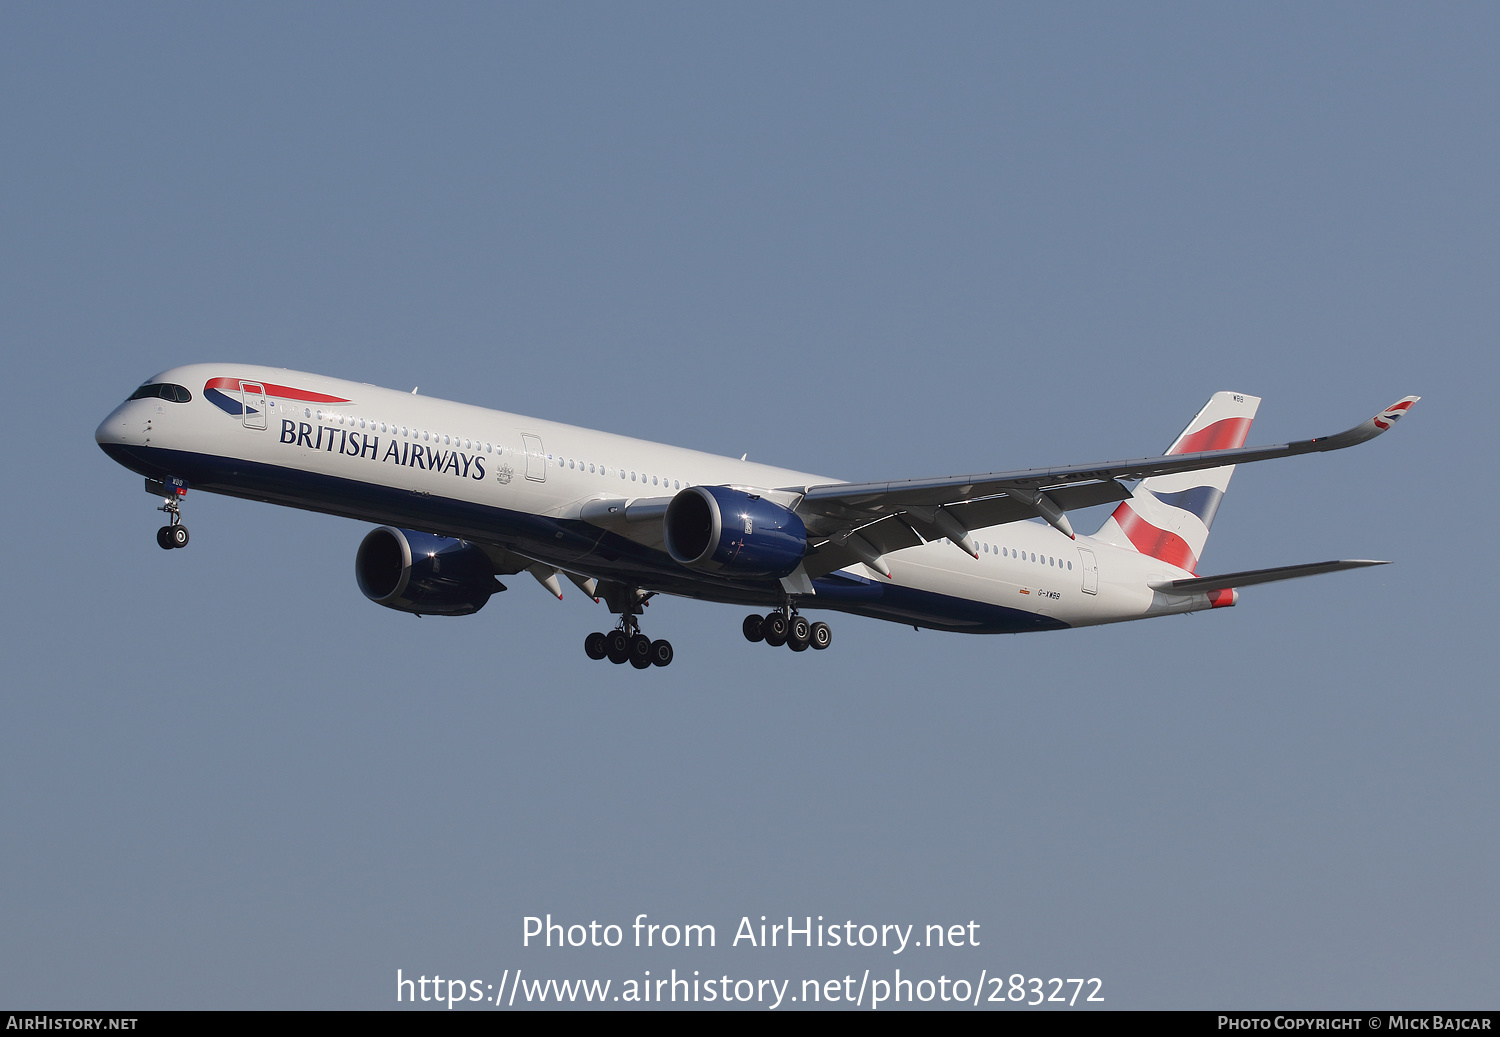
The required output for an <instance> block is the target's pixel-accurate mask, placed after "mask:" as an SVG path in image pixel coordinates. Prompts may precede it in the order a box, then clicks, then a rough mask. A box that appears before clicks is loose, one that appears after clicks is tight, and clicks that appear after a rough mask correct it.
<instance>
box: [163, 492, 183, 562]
mask: <svg viewBox="0 0 1500 1037" xmlns="http://www.w3.org/2000/svg"><path fill="white" fill-rule="evenodd" d="M156 510H157V511H165V512H166V513H167V517H168V518H169V519H170V520H171V521H170V522H168V523H167V524H166V525H165V526H162V527H161V528H160V529H158V530H157V531H156V542H157V544H158V545H160V547H161V548H162V550H164V551H170V550H172V548H174V547H187V543H188V530H187V527H186V526H184V525H183V524H182V506H181V505H180V504H178V502H177V498H176V497H168V498H166V501H165V502H164V503H163V504H162V506H161V507H159V508H157V509H156Z"/></svg>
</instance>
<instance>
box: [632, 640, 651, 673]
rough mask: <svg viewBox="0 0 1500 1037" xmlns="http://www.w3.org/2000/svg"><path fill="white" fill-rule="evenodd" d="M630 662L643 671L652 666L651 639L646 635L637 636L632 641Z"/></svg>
mask: <svg viewBox="0 0 1500 1037" xmlns="http://www.w3.org/2000/svg"><path fill="white" fill-rule="evenodd" d="M630 662H631V665H633V666H635V667H636V668H637V669H641V670H644V669H645V668H646V667H647V666H650V665H651V639H650V638H649V637H647V636H646V635H645V634H636V635H635V636H634V637H632V638H631V639H630Z"/></svg>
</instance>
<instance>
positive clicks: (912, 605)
mask: <svg viewBox="0 0 1500 1037" xmlns="http://www.w3.org/2000/svg"><path fill="white" fill-rule="evenodd" d="M1418 399H1420V397H1417V396H1407V397H1404V398H1403V399H1401V400H1399V401H1397V402H1396V403H1394V404H1392V405H1391V406H1390V407H1388V408H1386V409H1385V410H1383V411H1381V412H1380V413H1379V414H1377V415H1375V416H1374V417H1373V418H1371V419H1369V420H1368V421H1365V422H1364V423H1362V424H1360V425H1357V426H1355V427H1354V428H1351V429H1349V430H1347V431H1345V432H1340V433H1338V434H1336V435H1332V436H1326V437H1323V438H1319V439H1306V440H1299V441H1294V442H1289V443H1282V444H1279V445H1273V446H1265V447H1246V446H1245V445H1244V444H1245V441H1246V439H1247V436H1248V433H1249V430H1250V425H1251V422H1252V421H1253V419H1254V417H1255V412H1256V409H1257V407H1258V406H1259V404H1260V398H1259V397H1256V396H1250V395H1246V394H1243V393H1234V392H1217V393H1214V394H1213V396H1212V397H1211V398H1210V399H1209V401H1208V403H1207V404H1206V405H1205V406H1204V407H1203V409H1202V410H1200V411H1199V412H1198V414H1197V416H1196V417H1194V418H1193V420H1192V421H1191V422H1190V423H1189V424H1188V426H1187V427H1186V428H1185V429H1183V431H1182V432H1181V434H1179V435H1178V436H1177V438H1176V439H1175V440H1173V441H1172V445H1171V446H1170V447H1169V448H1168V449H1167V452H1166V453H1165V454H1163V455H1161V456H1159V457H1143V458H1137V459H1134V460H1124V461H1107V462H1102V463H1091V464H1076V465H1065V466H1063V467H1057V468H1026V469H1017V470H1013V471H1002V472H986V473H979V474H972V475H955V476H942V477H936V478H924V479H907V480H894V481H884V482H863V483H849V482H841V481H839V480H836V479H830V478H826V477H823V476H818V475H811V474H808V473H806V472H798V471H793V470H790V469H785V468H777V467H773V466H770V465H765V464H759V463H756V462H753V461H749V460H747V459H746V458H744V457H741V458H739V459H738V460H736V459H734V458H729V457H720V456H717V455H713V454H707V453H703V452H700V451H696V450H688V449H683V448H679V447H672V446H666V445H663V444H659V443H651V442H646V441H644V440H639V439H632V438H629V437H627V436H621V435H615V434H612V433H608V432H599V431H594V430H591V429H584V428H578V427H575V426H572V425H563V424H559V423H557V422H550V421H543V420H540V419H537V418H528V417H523V416H521V415H518V414H510V413H506V412H503V411H497V410H489V409H486V408H483V407H477V406H471V405H468V404H463V403H453V402H449V401H446V400H438V399H433V398H429V397H424V396H419V395H417V390H416V389H415V388H413V389H412V391H411V392H410V393H406V392H401V391H398V390H392V389H383V388H378V387H376V386H373V385H368V384H364V383H359V382H351V381H345V380H342V379H335V378H328V377H324V376H321V375H315V374H307V373H303V372H298V371H289V370H284V369H278V368H269V367H260V366H250V365H241V364H193V365H189V366H183V367H175V368H172V369H170V370H167V371H163V372H162V373H160V374H158V375H156V376H155V377H154V378H151V379H149V380H148V381H147V382H145V383H144V384H142V385H141V386H140V387H139V388H137V389H136V390H135V391H134V392H133V393H132V394H131V395H130V397H129V398H128V399H127V400H126V401H125V402H124V403H122V404H121V405H120V406H119V407H117V408H115V410H114V411H113V412H112V413H111V414H110V415H109V416H108V417H107V418H105V419H104V421H103V422H102V423H101V424H100V425H99V427H98V429H97V430H96V432H95V440H96V441H97V442H98V444H99V446H100V447H101V448H102V449H103V450H104V452H105V453H106V454H107V455H109V457H111V458H113V459H114V460H115V461H117V462H119V463H120V464H121V465H123V466H125V467H126V468H128V469H130V470H131V471H133V472H136V473H137V474H139V475H143V476H144V477H145V481H146V489H147V491H148V492H150V493H152V494H154V495H156V496H157V497H159V498H161V499H162V501H163V503H162V504H161V506H160V507H159V508H158V510H160V511H163V512H165V513H166V514H167V516H168V523H167V525H165V526H162V527H161V529H160V530H158V532H157V543H158V544H159V545H160V546H161V547H163V548H165V549H176V548H181V547H184V546H186V545H187V543H188V530H187V527H186V526H185V525H183V524H182V518H181V508H182V503H183V501H184V498H185V497H186V495H187V491H188V489H189V488H190V487H191V488H193V489H198V490H204V491H207V492H210V493H219V494H225V495H228V496H232V497H242V498H246V499H250V500H259V501H266V502H269V503H272V504H281V505H286V506H289V507H294V508H303V509H306V510H310V511H318V512H323V513H325V514H330V515H340V516H343V517H345V518H352V519H359V520H361V521H365V522H374V523H378V525H377V527H376V528H375V529H373V530H371V531H370V532H369V533H368V534H367V535H366V536H365V537H364V539H363V540H362V541H361V543H360V545H359V547H358V549H357V550H356V552H355V562H354V568H355V579H356V582H357V584H358V586H359V589H360V590H361V591H362V592H363V593H364V595H365V596H366V597H367V598H369V599H370V600H371V601H373V602H375V603H376V604H378V605H384V606H385V607H387V608H391V609H397V610H400V611H403V612H409V613H413V614H416V615H418V616H464V615H471V614H473V613H475V612H478V611H479V610H480V609H481V608H482V607H483V606H484V605H485V604H486V603H487V602H488V601H489V599H490V597H491V596H492V595H493V594H495V593H498V592H500V591H503V590H505V589H506V588H505V584H503V583H502V582H501V581H500V579H499V578H500V577H502V576H512V575H517V574H520V573H523V572H524V573H528V574H530V575H531V576H532V577H534V578H535V579H536V580H537V581H538V582H539V583H541V585H542V586H543V587H545V588H546V589H547V590H548V591H549V592H550V593H551V594H553V595H555V596H556V597H558V598H561V597H562V596H563V590H562V582H561V581H562V580H564V579H565V580H568V581H570V582H571V583H573V584H575V585H577V586H578V587H579V588H580V589H581V590H582V591H583V593H584V594H586V595H588V596H589V597H591V598H593V599H594V600H595V601H596V602H599V601H603V602H604V604H605V605H606V606H607V608H608V610H609V612H610V613H611V614H613V615H615V616H617V617H618V619H617V621H616V623H615V626H614V628H613V629H612V630H610V631H609V632H608V633H604V632H598V631H596V632H594V633H591V634H589V635H588V636H587V637H586V638H585V641H584V651H585V652H586V653H587V655H588V656H589V658H591V659H595V660H600V659H609V660H610V661H611V662H614V663H619V664H623V663H626V662H629V663H630V664H631V665H632V666H634V667H636V668H637V669H646V668H648V667H651V666H653V665H655V666H666V665H669V664H670V663H671V662H672V658H673V654H674V652H673V648H672V645H671V643H670V642H669V641H666V640H663V639H658V640H652V639H650V638H649V637H647V636H646V635H645V634H644V633H642V631H641V623H640V617H641V616H642V615H643V610H644V608H645V607H646V606H647V605H648V603H649V601H650V599H651V598H652V597H653V596H655V595H657V594H671V595H681V596H685V597H689V598H696V599H701V600H707V601H718V602H726V603H731V604H737V605H743V606H749V607H751V608H754V609H757V610H758V611H757V612H755V613H754V614H752V615H749V616H746V617H745V619H744V622H743V624H742V631H743V633H744V636H745V638H746V640H748V641H751V642H764V643H766V644H769V645H772V646H776V647H780V646H782V645H785V646H787V647H788V648H790V649H791V650H792V651H794V652H801V651H805V650H807V649H808V648H812V649H815V650H822V649H826V648H828V646H829V645H830V644H831V643H832V639H833V634H832V630H831V628H830V627H829V626H828V624H827V623H825V622H823V621H821V620H819V621H814V622H809V620H808V619H807V618H806V617H805V616H803V615H802V612H803V610H813V609H826V610H833V611H837V612H844V613H851V614H854V615H858V616H868V617H872V618H875V619H881V620H888V621H892V622H896V623H903V624H907V625H910V626H912V627H916V628H919V629H920V628H924V627H925V628H930V629H937V630H948V631H958V632H965V633H986V634H993V633H1022V632H1028V631H1038V630H1061V629H1066V628H1069V627H1080V626H1091V625H1095V624H1099V623H1116V622H1122V621H1125V620H1133V619H1146V618H1151V617H1155V616H1165V615H1177V614H1181V613H1186V612H1196V611H1200V610H1204V609H1217V608H1224V607H1227V606H1232V605H1234V604H1235V603H1236V602H1237V601H1238V600H1239V588H1243V587H1248V586H1253V585H1257V584H1262V583H1270V582H1273V581H1277V580H1289V579H1294V578H1297V577H1303V576H1312V575H1316V574H1319V573H1326V572H1335V571H1339V570H1344V569H1356V568H1361V567H1364V566H1372V565H1384V564H1387V563H1385V562H1381V561H1374V560H1369V559H1342V560H1336V561H1328V562H1316V563H1311V564H1302V565H1285V566H1278V567H1275V568H1270V569H1255V570H1250V571H1246V572H1235V573H1225V574H1220V575H1210V576H1200V575H1199V574H1198V563H1199V559H1200V558H1201V557H1202V555H1203V549H1204V545H1205V544H1206V543H1207V540H1208V533H1209V529H1210V527H1211V526H1212V525H1213V520H1214V515H1215V513H1216V512H1217V511H1218V507H1219V503H1220V501H1221V499H1222V498H1223V495H1224V491H1225V490H1226V489H1227V488H1228V486H1229V479H1230V476H1231V475H1232V474H1233V473H1234V466H1235V465H1236V464H1244V463H1248V462H1251V461H1263V460H1269V459H1271V458H1277V457H1290V456H1294V455H1297V454H1305V453H1314V452H1320V451H1328V450H1341V449H1343V448H1345V447H1350V446H1354V445H1355V444H1358V443H1363V442H1365V441H1366V440H1369V439H1373V438H1374V437H1376V436H1378V435H1380V434H1381V433H1383V432H1385V431H1386V430H1387V429H1389V428H1390V427H1391V426H1392V425H1394V424H1395V423H1396V422H1397V421H1398V420H1399V419H1400V418H1401V417H1403V416H1404V415H1405V414H1406V413H1407V411H1408V410H1409V409H1410V408H1411V406H1412V405H1413V404H1414V403H1416V402H1417V400H1418ZM1127 483H1134V484H1135V485H1134V486H1133V487H1128V486H1127V485H1126V484H1127ZM1104 504H1115V505H1116V506H1115V508H1114V510H1113V511H1112V513H1111V514H1110V516H1109V517H1108V518H1107V519H1105V521H1104V523H1103V525H1102V526H1101V527H1100V528H1099V530H1097V531H1096V532H1095V533H1094V534H1093V535H1091V536H1084V535H1079V534H1078V533H1076V532H1075V531H1074V529H1073V527H1072V524H1071V523H1070V522H1069V520H1068V512H1070V511H1077V510H1079V509H1082V508H1089V507H1094V506H1097V505H1104ZM759 610H764V611H759Z"/></svg>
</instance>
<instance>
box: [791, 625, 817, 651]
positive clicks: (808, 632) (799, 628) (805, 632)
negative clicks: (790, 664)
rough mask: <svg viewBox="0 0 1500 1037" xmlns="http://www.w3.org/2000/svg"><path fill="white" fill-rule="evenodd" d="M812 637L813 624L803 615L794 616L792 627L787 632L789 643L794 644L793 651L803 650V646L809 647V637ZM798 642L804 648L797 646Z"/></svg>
mask: <svg viewBox="0 0 1500 1037" xmlns="http://www.w3.org/2000/svg"><path fill="white" fill-rule="evenodd" d="M811 637H812V624H811V623H809V622H808V621H807V620H805V619H803V618H802V617H801V616H793V617H792V624H791V627H790V628H789V629H788V630H787V634H786V641H787V644H789V645H792V646H793V648H792V651H794V652H800V651H802V648H806V647H807V642H808V639H809V638H811ZM798 644H801V645H802V648H797V647H796V645H798Z"/></svg>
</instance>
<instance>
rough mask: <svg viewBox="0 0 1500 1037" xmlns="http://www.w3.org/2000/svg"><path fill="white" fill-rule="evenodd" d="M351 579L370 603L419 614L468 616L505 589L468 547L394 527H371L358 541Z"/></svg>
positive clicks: (479, 555) (475, 550) (482, 557)
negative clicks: (497, 592)
mask: <svg viewBox="0 0 1500 1037" xmlns="http://www.w3.org/2000/svg"><path fill="white" fill-rule="evenodd" d="M354 577H355V579H356V580H358V581H359V589H360V590H361V591H363V592H364V595H365V597H367V598H369V599H370V600H371V601H373V602H374V603H375V604H377V605H384V606H385V607H386V608H390V609H399V610H401V611H402V612H415V613H416V614H417V615H419V616H467V615H471V614H472V613H475V612H478V611H479V610H480V609H482V608H484V603H485V602H487V601H489V600H490V595H491V594H493V593H495V592H496V591H500V590H504V589H505V587H504V585H503V584H501V583H499V582H498V581H497V580H496V579H495V570H494V567H493V566H492V565H490V559H489V556H488V555H486V554H485V553H484V551H483V550H481V549H480V548H478V547H476V546H475V545H474V544H471V543H469V542H468V541H467V540H454V539H453V538H452V537H440V536H433V535H432V534H431V533H417V532H415V531H413V530H410V529H397V528H396V527H395V526H381V527H379V528H378V529H372V530H370V532H369V534H368V535H367V536H366V537H365V538H364V540H362V541H360V544H359V553H358V554H356V555H355V556H354Z"/></svg>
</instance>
